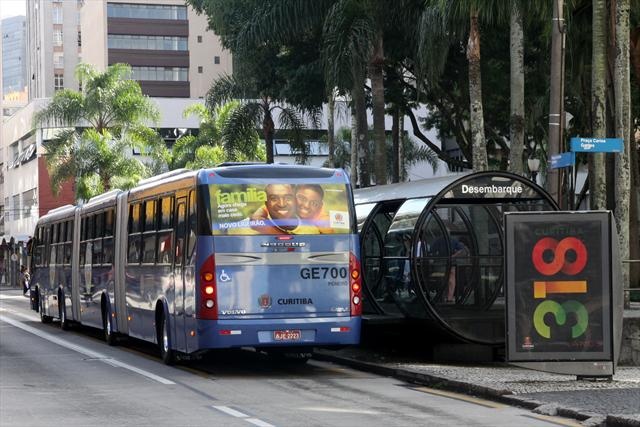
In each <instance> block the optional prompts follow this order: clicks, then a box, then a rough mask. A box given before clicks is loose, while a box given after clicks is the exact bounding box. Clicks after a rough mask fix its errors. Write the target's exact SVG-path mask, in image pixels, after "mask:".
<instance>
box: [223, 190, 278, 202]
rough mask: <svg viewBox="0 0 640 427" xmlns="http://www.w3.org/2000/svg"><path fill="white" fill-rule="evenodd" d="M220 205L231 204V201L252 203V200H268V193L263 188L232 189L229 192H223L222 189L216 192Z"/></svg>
mask: <svg viewBox="0 0 640 427" xmlns="http://www.w3.org/2000/svg"><path fill="white" fill-rule="evenodd" d="M216 199H217V202H218V205H223V204H230V203H252V202H266V201H267V193H265V192H264V191H263V190H258V189H256V188H252V187H249V188H247V190H246V191H232V192H229V193H223V192H222V191H220V192H218V193H217V194H216Z"/></svg>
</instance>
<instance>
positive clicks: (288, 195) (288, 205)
mask: <svg viewBox="0 0 640 427" xmlns="http://www.w3.org/2000/svg"><path fill="white" fill-rule="evenodd" d="M266 193H267V202H266V204H267V210H268V211H269V215H270V216H271V218H272V219H286V218H293V217H294V216H295V214H296V198H295V195H294V194H293V187H292V186H291V185H289V184H272V185H268V186H267V188H266Z"/></svg>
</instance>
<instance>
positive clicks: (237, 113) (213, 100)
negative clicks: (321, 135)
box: [206, 75, 316, 163]
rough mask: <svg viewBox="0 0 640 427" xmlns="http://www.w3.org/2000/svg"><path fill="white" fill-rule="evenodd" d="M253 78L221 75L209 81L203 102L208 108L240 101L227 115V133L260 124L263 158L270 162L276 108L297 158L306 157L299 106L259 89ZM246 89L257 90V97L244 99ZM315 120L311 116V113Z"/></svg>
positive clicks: (247, 91)
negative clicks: (292, 105)
mask: <svg viewBox="0 0 640 427" xmlns="http://www.w3.org/2000/svg"><path fill="white" fill-rule="evenodd" d="M260 89H261V88H259V87H257V86H256V85H255V84H254V82H252V81H250V80H248V79H239V78H236V77H234V76H229V75H224V76H222V77H220V78H219V79H217V80H216V81H214V82H213V85H212V86H211V89H209V92H207V98H206V103H207V107H208V108H209V109H210V110H213V109H215V108H216V107H218V106H220V105H222V104H224V103H227V102H229V101H232V100H236V101H238V102H239V103H240V105H239V107H238V108H236V109H235V110H234V111H233V112H232V113H231V114H230V115H229V117H228V119H227V122H226V126H228V130H227V131H228V132H229V135H231V134H235V135H242V134H245V135H246V134H249V133H250V132H251V130H252V129H255V128H260V129H261V130H262V137H263V138H264V141H265V150H266V161H267V163H273V138H274V135H275V123H274V120H273V117H274V113H275V112H279V114H278V121H279V123H280V126H281V127H282V129H285V130H287V131H288V133H289V136H290V139H289V140H290V143H291V146H292V148H293V150H294V152H296V154H297V160H302V161H303V162H304V161H305V160H306V156H307V151H308V148H307V147H306V145H305V144H304V141H303V139H302V129H303V128H304V122H303V112H302V111H301V110H300V109H297V108H294V107H290V106H287V105H286V104H284V102H283V100H280V99H278V96H277V94H269V93H265V92H262V93H260V92H261V90H260ZM247 93H258V94H259V95H258V96H257V99H247V98H246V95H245V94H247ZM311 120H312V121H314V122H315V121H316V118H315V117H311Z"/></svg>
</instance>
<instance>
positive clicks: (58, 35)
mask: <svg viewBox="0 0 640 427" xmlns="http://www.w3.org/2000/svg"><path fill="white" fill-rule="evenodd" d="M53 45H54V46H62V29H55V30H53Z"/></svg>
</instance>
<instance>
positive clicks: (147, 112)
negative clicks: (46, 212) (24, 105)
mask: <svg viewBox="0 0 640 427" xmlns="http://www.w3.org/2000/svg"><path fill="white" fill-rule="evenodd" d="M76 76H77V78H78V81H79V82H80V83H81V85H82V88H83V91H82V93H81V92H77V91H73V90H69V89H64V90H61V91H58V92H56V94H55V95H54V97H53V98H52V100H51V102H50V103H49V104H48V105H47V106H46V107H45V108H44V109H42V110H41V111H39V112H37V113H36V114H35V115H34V118H33V121H34V123H35V124H36V125H39V126H47V127H66V128H64V129H62V130H60V131H58V133H57V134H56V136H55V138H54V139H53V140H52V141H49V142H47V144H46V145H45V148H46V154H45V156H46V159H47V165H48V168H49V173H50V175H51V184H52V188H53V191H54V192H55V193H57V192H58V191H59V190H60V188H61V186H62V184H63V183H64V182H66V181H67V180H70V179H73V180H75V181H76V183H77V185H76V197H78V198H81V199H87V198H89V197H91V196H93V195H96V194H100V193H101V192H102V191H107V190H109V189H110V188H112V187H113V182H117V183H118V184H119V185H123V186H125V187H129V186H131V185H133V184H134V183H135V182H137V180H139V179H140V177H142V176H144V174H145V173H146V168H145V166H144V165H143V164H142V163H141V162H140V161H139V160H137V159H135V158H132V157H131V155H130V154H131V150H132V149H133V148H138V149H140V150H145V151H147V152H149V153H150V154H151V157H152V158H153V159H156V160H161V159H162V158H163V156H166V147H164V142H163V141H162V139H161V138H160V136H159V135H158V134H157V132H156V131H155V130H153V129H151V128H149V127H147V123H149V122H151V123H153V122H156V121H157V120H158V119H159V117H160V115H159V112H158V109H157V107H156V106H155V105H154V104H153V102H152V101H151V100H150V99H149V98H148V97H147V96H145V95H143V94H142V90H141V89H140V85H139V84H138V83H137V82H136V81H133V80H130V76H131V67H129V66H128V65H126V64H115V65H112V66H110V67H108V68H107V70H106V71H104V72H98V71H97V70H95V69H94V68H93V67H92V66H90V65H88V64H79V65H78V67H77V68H76ZM112 181H113V182H112Z"/></svg>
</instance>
